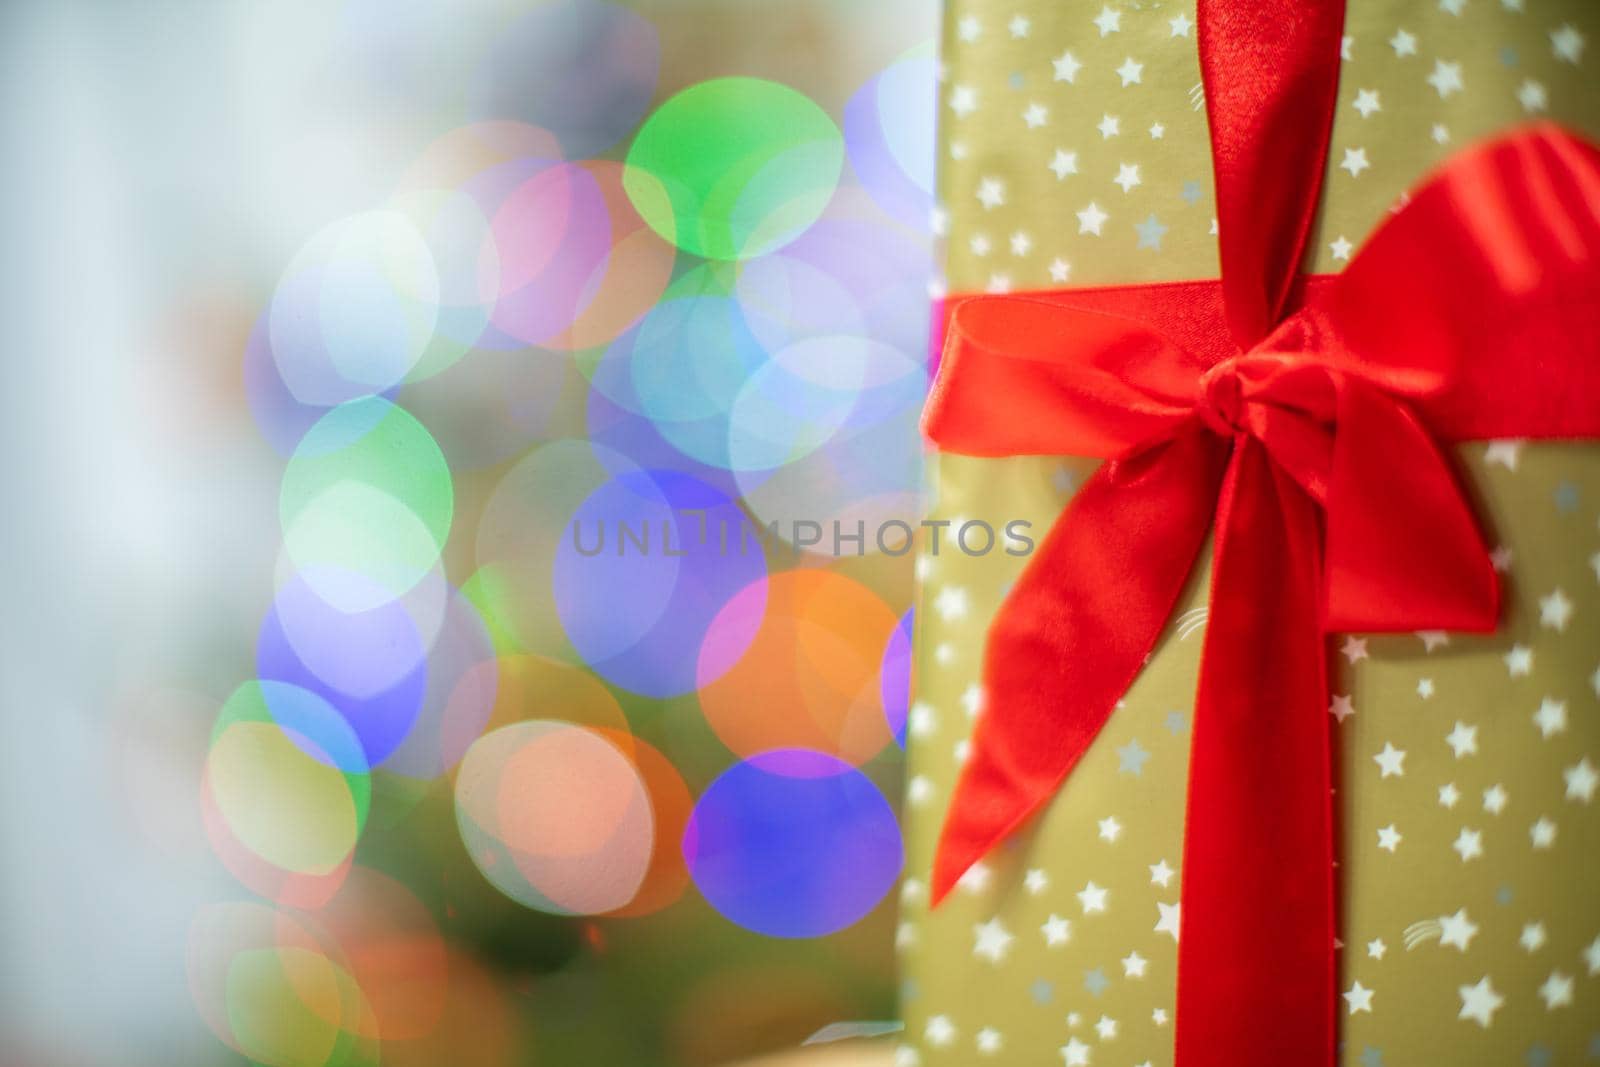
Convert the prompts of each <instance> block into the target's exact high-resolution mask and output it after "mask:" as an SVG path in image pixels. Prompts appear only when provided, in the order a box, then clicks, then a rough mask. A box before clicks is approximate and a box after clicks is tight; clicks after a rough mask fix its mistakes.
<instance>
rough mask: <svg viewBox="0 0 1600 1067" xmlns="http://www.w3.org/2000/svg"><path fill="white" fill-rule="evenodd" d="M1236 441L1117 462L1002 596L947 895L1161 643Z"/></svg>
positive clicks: (936, 893)
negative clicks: (1003, 599)
mask: <svg viewBox="0 0 1600 1067" xmlns="http://www.w3.org/2000/svg"><path fill="white" fill-rule="evenodd" d="M1226 457H1227V446H1226V444H1225V442H1223V441H1222V440H1220V439H1219V438H1217V437H1215V436H1213V435H1212V434H1210V433H1208V432H1206V431H1204V430H1203V429H1201V428H1200V427H1199V426H1198V424H1196V425H1194V426H1191V427H1189V428H1187V429H1185V430H1184V431H1183V432H1182V433H1181V434H1179V436H1177V437H1175V438H1174V439H1172V440H1171V441H1168V442H1166V443H1163V444H1160V445H1156V446H1153V447H1151V448H1149V449H1146V450H1144V451H1143V452H1140V453H1138V454H1137V455H1135V456H1133V457H1131V458H1128V459H1124V460H1118V461H1115V462H1111V463H1106V464H1103V465H1102V466H1101V467H1100V468H1099V469H1098V470H1097V471H1096V472H1095V473H1094V475H1093V476H1092V477H1091V478H1089V480H1088V481H1087V482H1085V483H1084V485H1083V487H1082V488H1081V489H1080V490H1079V491H1078V493H1077V495H1076V496H1075V497H1073V499H1072V501H1071V503H1070V504H1069V505H1068V507H1067V509H1066V511H1065V512H1063V514H1062V516H1061V518H1060V519H1058V520H1057V522H1056V524H1055V526H1054V527H1053V528H1052V529H1051V531H1050V533H1049V535H1048V536H1047V537H1046V538H1045V539H1044V541H1043V542H1042V543H1041V545H1040V547H1039V550H1038V552H1037V554H1036V555H1035V556H1034V558H1033V560H1032V561H1031V562H1030V563H1029V564H1028V567H1027V569H1026V570H1024V571H1023V573H1022V576H1021V578H1019V579H1018V581H1017V583H1016V585H1015V586H1014V587H1013V588H1012V590H1011V593H1010V594H1009V595H1008V596H1007V598H1006V601H1005V603H1004V604H1003V605H1002V606H1001V609H1000V612H999V614H998V615H997V616H996V620H995V623H994V626H993V628H992V629H991V630H990V633H989V641H988V647H987V649H986V651H985V655H984V685H985V688H986V699H985V705H986V710H985V712H984V714H983V715H982V717H981V718H979V720H978V724H977V728H976V730H975V731H974V734H973V738H972V748H971V752H970V754H969V756H968V758H967V762H966V765H965V766H964V767H963V768H962V772H961V778H960V780H959V781H958V782H957V783H956V789H955V794H954V796H953V797H952V799H951V803H950V808H949V813H948V814H947V816H946V818H945V824H944V829H943V831H942V833H941V835H940V839H939V847H938V853H937V855H936V857H935V859H934V869H933V884H932V897H933V901H934V903H935V904H937V903H938V902H939V901H940V900H942V899H943V898H944V896H945V895H946V894H947V893H949V891H950V889H951V887H952V886H954V885H955V883H956V881H957V880H958V879H960V877H961V876H962V875H963V874H965V873H966V871H967V869H968V868H970V867H971V866H972V865H973V864H974V863H976V862H977V861H978V860H979V859H980V858H982V857H983V855H984V854H985V853H987V852H988V851H989V850H990V849H991V848H993V847H994V846H995V845H996V844H998V843H999V842H1000V841H1001V840H1002V839H1003V838H1005V837H1006V836H1007V835H1009V834H1010V833H1011V832H1012V831H1013V830H1015V829H1016V828H1017V827H1018V826H1019V825H1021V824H1022V823H1023V822H1024V821H1025V820H1027V818H1028V817H1029V816H1031V815H1032V814H1033V813H1034V812H1035V811H1036V810H1037V809H1038V808H1039V807H1040V806H1041V805H1042V804H1043V803H1044V802H1045V801H1046V800H1047V799H1048V798H1049V797H1051V796H1052V795H1053V794H1054V793H1055V791H1056V790H1057V789H1058V788H1059V787H1060V785H1061V782H1062V779H1064V778H1065V777H1066V776H1067V774H1068V772H1070V771H1071V770H1072V767H1073V765H1074V764H1076V763H1077V761H1078V758H1079V757H1080V756H1082V755H1083V753H1084V751H1085V750H1086V749H1087V748H1088V747H1089V744H1090V742H1091V741H1093V740H1094V737H1095V735H1096V734H1097V733H1099V731H1100V727H1101V726H1102V725H1104V723H1105V721H1106V719H1107V718H1108V717H1109V716H1110V714H1111V712H1112V710H1113V708H1115V706H1116V702H1117V700H1118V699H1119V698H1120V697H1121V696H1122V694H1123V692H1124V691H1126V689H1127V688H1128V686H1129V684H1131V683H1132V681H1133V679H1134V677H1135V675H1137V674H1138V672H1139V669H1140V668H1141V667H1142V666H1143V664H1144V662H1145V660H1146V659H1147V658H1148V657H1149V654H1150V651H1151V649H1153V648H1154V647H1155V643H1156V639H1157V638H1158V637H1159V636H1160V634H1161V631H1162V628H1163V626H1164V625H1165V623H1166V620H1167V618H1168V616H1169V615H1170V614H1171V612H1172V607H1173V605H1174V604H1175V603H1176V602H1177V599H1178V596H1179V595H1180V593H1181V592H1182V591H1183V586H1184V583H1185V581H1186V580H1187V578H1188V575H1189V572H1190V570H1191V569H1192V568H1193V566H1194V560H1195V557H1196V555H1198V553H1199V550H1200V546H1201V545H1202V544H1203V543H1204V541H1205V538H1206V534H1207V531H1208V530H1209V528H1210V524H1211V518H1212V514H1213V512H1214V507H1215V501H1216V493H1217V486H1218V485H1219V483H1220V482H1221V479H1222V472H1223V469H1224V467H1225V465H1226Z"/></svg>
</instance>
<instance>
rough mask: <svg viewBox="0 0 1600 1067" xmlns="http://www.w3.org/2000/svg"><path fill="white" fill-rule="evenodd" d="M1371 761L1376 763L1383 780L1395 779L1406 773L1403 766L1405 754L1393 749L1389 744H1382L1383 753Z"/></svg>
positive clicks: (1400, 750)
mask: <svg viewBox="0 0 1600 1067" xmlns="http://www.w3.org/2000/svg"><path fill="white" fill-rule="evenodd" d="M1372 759H1373V762H1375V763H1377V765H1378V767H1379V770H1380V771H1381V776H1382V777H1384V778H1397V777H1399V776H1400V775H1403V774H1405V773H1406V772H1405V766H1404V764H1405V759H1406V754H1405V752H1404V750H1402V749H1398V748H1395V747H1394V745H1393V744H1392V743H1391V742H1388V741H1385V742H1384V743H1383V751H1382V752H1379V753H1378V754H1377V755H1376V756H1373V757H1372Z"/></svg>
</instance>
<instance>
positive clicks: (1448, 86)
mask: <svg viewBox="0 0 1600 1067" xmlns="http://www.w3.org/2000/svg"><path fill="white" fill-rule="evenodd" d="M1428 84H1429V85H1431V86H1433V87H1434V89H1436V90H1437V91H1438V93H1439V99H1440V100H1443V99H1445V98H1446V97H1448V96H1449V95H1450V94H1451V93H1459V92H1461V91H1462V89H1464V88H1466V86H1465V85H1464V84H1462V81H1461V64H1460V63H1446V62H1445V61H1444V60H1442V59H1437V60H1434V63H1433V73H1432V74H1430V75H1428Z"/></svg>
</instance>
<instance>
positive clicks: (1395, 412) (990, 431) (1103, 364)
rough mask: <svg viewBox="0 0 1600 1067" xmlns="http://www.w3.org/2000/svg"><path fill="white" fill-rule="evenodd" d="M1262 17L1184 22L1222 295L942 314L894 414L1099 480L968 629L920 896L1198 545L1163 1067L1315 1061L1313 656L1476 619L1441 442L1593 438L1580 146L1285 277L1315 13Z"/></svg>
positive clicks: (1590, 251) (1109, 691)
mask: <svg viewBox="0 0 1600 1067" xmlns="http://www.w3.org/2000/svg"><path fill="white" fill-rule="evenodd" d="M1283 10H1284V8H1283V7H1282V6H1281V5H1278V4H1274V3H1269V2H1267V0H1242V2H1241V0H1234V2H1221V0H1213V2H1210V3H1205V2H1202V3H1201V4H1200V7H1199V15H1200V29H1201V35H1200V42H1201V61H1202V68H1203V71H1204V74H1205V77H1206V90H1207V95H1208V106H1209V108H1210V109H1211V115H1210V117H1211V124H1212V139H1213V149H1214V160H1215V166H1216V171H1217V175H1216V176H1217V187H1218V194H1217V195H1218V206H1219V219H1220V222H1221V240H1222V262H1223V268H1224V273H1223V278H1222V280H1221V281H1204V282H1183V283H1177V284H1171V285H1150V286H1130V287H1115V288H1103V289H1082V290H1061V291H1051V292H1042V293H1035V294H1029V295H1019V296H984V297H972V298H966V299H963V300H960V301H959V302H957V303H956V304H955V305H954V308H953V312H952V314H951V317H950V321H949V331H948V337H947V341H946V348H945V354H944V361H943V366H942V367H941V369H940V373H939V377H938V380H937V382H936V383H935V386H934V390H933V393H932V395H931V396H930V399H929V403H928V409H927V412H926V415H925V420H924V429H925V432H926V433H927V435H928V436H929V437H930V438H931V439H932V440H933V441H934V442H935V443H937V444H938V445H939V446H940V448H942V449H944V450H945V451H950V452H959V453H965V454H968V455H978V456H1003V455H1019V454H1031V455H1061V454H1065V455H1091V456H1104V457H1106V458H1107V459H1108V462H1107V463H1105V464H1103V465H1102V466H1101V467H1100V468H1099V470H1097V471H1096V473H1095V474H1094V475H1093V476H1092V477H1091V478H1090V479H1089V480H1088V481H1087V482H1086V483H1085V484H1084V486H1083V487H1082V488H1081V489H1080V490H1079V491H1078V493H1077V494H1076V495H1075V496H1074V498H1073V500H1072V501H1071V503H1070V504H1069V505H1068V507H1067V509H1066V510H1065V512H1064V513H1063V514H1062V516H1061V518H1060V520H1059V521H1058V522H1057V523H1056V525H1055V527H1054V528H1053V529H1052V530H1051V532H1050V534H1049V536H1048V537H1047V538H1046V539H1045V540H1044V541H1043V542H1042V543H1041V545H1040V547H1039V549H1038V550H1037V552H1036V553H1035V555H1034V557H1033V559H1032V560H1031V561H1030V563H1029V565H1028V567H1027V569H1026V570H1025V571H1024V572H1023V574H1022V576H1021V578H1020V579H1019V580H1018V582H1017V583H1016V585H1015V586H1014V587H1013V588H1012V590H1011V593H1010V594H1009V596H1008V597H1007V599H1006V601H1005V603H1004V604H1003V605H1002V607H1001V609H1000V612H999V614H998V615H997V616H996V619H995V621H994V624H993V626H992V628H991V629H990V633H989V642H988V648H987V650H986V655H985V662H984V679H985V686H986V688H987V707H988V711H987V712H986V713H985V715H984V716H983V717H982V718H981V719H980V720H979V722H978V726H977V729H976V732H975V734H974V736H973V744H972V750H971V754H970V756H969V758H968V760H967V763H966V765H965V766H964V768H963V771H962V776H961V779H960V781H959V783H958V785H957V788H956V792H955V795H954V797H953V799H952V803H951V806H950V811H949V814H948V816H947V821H946V824H945V827H944V831H943V834H942V836H941V839H940V843H939V851H938V855H937V857H936V860H935V866H934V874H933V893H934V899H935V901H936V902H937V901H938V900H939V899H941V898H942V897H943V896H944V895H945V894H946V893H947V892H948V891H949V890H950V888H951V887H952V886H953V885H954V883H955V881H956V880H957V879H958V878H959V877H960V875H961V874H962V873H963V872H965V871H966V869H967V868H968V867H970V866H971V865H972V864H973V863H974V862H975V861H976V860H978V859H979V858H980V857H981V856H983V855H984V854H985V853H986V852H987V851H988V850H989V849H990V848H992V847H993V846H994V845H995V844H996V843H997V842H999V841H1000V840H1001V839H1002V838H1004V837H1005V836H1007V835H1008V834H1009V833H1011V832H1012V831H1013V830H1014V829H1016V828H1017V827H1018V826H1019V825H1020V824H1022V823H1023V822H1024V821H1026V820H1027V819H1028V818H1029V817H1030V816H1031V815H1032V814H1033V813H1034V812H1035V811H1036V810H1037V809H1038V808H1039V807H1040V806H1041V805H1042V804H1043V803H1044V802H1045V801H1046V800H1048V799H1049V798H1050V796H1051V795H1053V794H1054V792H1055V790H1056V789H1057V788H1058V787H1059V786H1060V784H1061V782H1062V780H1063V779H1064V778H1065V777H1066V776H1067V775H1068V774H1069V773H1070V772H1071V770H1072V767H1073V765H1074V764H1075V763H1076V761H1077V760H1078V758H1079V757H1080V756H1081V755H1082V754H1083V752H1084V751H1085V750H1086V749H1087V748H1088V746H1089V744H1090V743H1091V742H1092V741H1093V739H1094V737H1095V735H1096V734H1097V733H1098V732H1099V730H1100V728H1101V726H1102V725H1103V724H1104V723H1105V721H1106V719H1107V718H1108V717H1109V716H1110V714H1111V711H1112V710H1113V708H1114V706H1115V703H1116V701H1117V699H1118V698H1119V697H1120V696H1121V695H1122V693H1123V692H1124V691H1125V690H1126V689H1127V687H1128V685H1129V684H1130V683H1131V682H1132V680H1133V678H1134V676H1135V675H1136V674H1137V673H1138V671H1139V669H1140V667H1141V666H1142V664H1143V663H1144V662H1145V660H1146V658H1147V657H1148V656H1149V654H1150V652H1151V651H1152V650H1153V648H1154V647H1155V644H1156V641H1157V639H1158V638H1159V636H1160V635H1161V633H1162V630H1163V629H1164V627H1165V623H1166V620H1167V618H1168V616H1169V615H1170V614H1171V611H1172V608H1173V605H1174V604H1175V602H1176V600H1177V598H1178V596H1179V594H1180V592H1181V590H1182V588H1183V585H1184V583H1185V581H1186V580H1187V577H1188V574H1189V571H1190V569H1191V568H1192V566H1193V564H1194V560H1195V558H1196V556H1197V555H1198V553H1199V551H1200V548H1201V546H1202V544H1203V542H1204V540H1205V538H1206V536H1207V533H1208V531H1209V529H1210V528H1211V526H1212V523H1213V521H1215V525H1216V529H1217V543H1216V548H1215V560H1214V563H1213V581H1212V595H1211V603H1210V615H1209V620H1208V623H1207V628H1206V638H1205V647H1204V652H1203V660H1202V666H1201V672H1200V680H1199V691H1198V695H1197V698H1196V704H1195V719H1194V736H1193V748H1192V752H1191V757H1190V760H1191V762H1190V775H1189V801H1188V804H1189V810H1188V817H1187V824H1186V830H1185V842H1184V862H1183V872H1182V879H1183V884H1182V903H1183V908H1182V926H1181V938H1180V941H1179V960H1178V1018H1177V1061H1178V1064H1179V1065H1180V1067H1202V1065H1213V1064H1214V1065H1218V1067H1221V1065H1222V1064H1228V1065H1254V1064H1261V1065H1266V1064H1282V1063H1295V1064H1314V1063H1317V1062H1319V1061H1321V1062H1324V1063H1328V1062H1331V1061H1332V1058H1333V1049H1334V1042H1335V1016H1334V1007H1335V1004H1336V985H1335V973H1334V956H1333V941H1334V896H1333V874H1332V862H1331V861H1332V855H1333V831H1332V815H1331V810H1330V792H1331V791H1330V784H1331V783H1330V759H1329V737H1328V721H1327V718H1326V711H1325V709H1326V707H1327V699H1328V688H1327V681H1326V663H1325V658H1324V642H1325V634H1326V633H1328V632H1330V631H1341V630H1359V631H1382V632H1395V631H1410V630H1418V629H1456V630H1470V631H1487V630H1490V629H1492V628H1493V627H1494V624H1495V619H1496V615H1497V607H1498V605H1497V588H1496V582H1495V576H1494V571H1493V568H1492V567H1491V565H1490V562H1489V559H1488V554H1487V551H1486V549H1485V546H1484V543H1483V540H1482V538H1481V537H1480V535H1479V533H1478V530H1477V526H1476V523H1475V521H1474V519H1473V515H1472V512H1471V509H1470V507H1469V505H1468V503H1467V500H1466V497H1465V496H1464V495H1463V492H1462V490H1461V487H1460V485H1459V484H1458V482H1457V480H1456V476H1455V473H1454V471H1453V469H1452V466H1451V463H1450V461H1449V459H1448V457H1447V456H1446V455H1445V454H1444V453H1443V452H1442V451H1441V448H1440V445H1439V442H1454V441H1461V440H1469V439H1475V438H1484V437H1505V436H1519V437H1537V438H1575V437H1594V436H1600V402H1597V400H1596V398H1597V397H1600V299H1597V297H1596V294H1597V293H1600V152H1597V151H1596V150H1595V149H1594V148H1593V147H1592V146H1590V145H1588V144H1586V143H1585V142H1583V141H1581V140H1580V139H1578V138H1577V137H1575V136H1573V135H1571V134H1568V133H1566V132H1564V131H1562V130H1560V129H1559V128H1557V127H1554V126H1550V125H1547V124H1546V125H1541V126H1536V127H1531V128H1528V129H1526V130H1524V131H1521V132H1519V133H1516V134H1514V135H1512V136H1509V137H1506V138H1504V139H1502V140H1499V141H1497V142H1494V143H1492V144H1489V145H1487V146H1484V147H1480V148H1478V149H1475V150H1472V151H1468V152H1464V153H1462V154H1460V155H1458V156H1456V157H1455V158H1454V159H1452V160H1451V161H1450V162H1449V163H1448V164H1447V165H1446V166H1445V167H1444V168H1443V169H1441V170H1440V171H1439V172H1438V173H1436V174H1435V175H1433V176H1432V177H1431V178H1430V179H1429V180H1427V181H1426V182H1424V183H1423V185H1422V187H1421V188H1420V189H1419V190H1418V191H1417V192H1416V193H1415V194H1414V196H1413V198H1412V200H1411V202H1410V204H1409V205H1408V206H1407V207H1406V208H1404V210H1402V211H1401V212H1399V213H1398V214H1397V215H1395V216H1394V217H1392V218H1391V219H1390V220H1389V221H1388V222H1387V223H1386V225H1384V226H1383V227H1382V228H1381V229H1380V230H1379V231H1378V232H1377V233H1376V234H1375V235H1374V236H1373V237H1372V239H1371V240H1370V241H1369V242H1368V243H1367V245H1366V246H1365V247H1364V248H1363V249H1362V251H1361V252H1360V254H1359V255H1358V256H1357V257H1356V258H1355V260H1354V261H1353V262H1352V263H1351V264H1350V266H1349V268H1348V269H1347V270H1346V271H1345V272H1344V273H1343V274H1340V275H1337V276H1331V277H1317V278H1301V279H1298V280H1297V279H1295V278H1294V277H1293V269H1294V263H1295V262H1296V261H1297V258H1298V255H1299V252H1300V249H1301V246H1302V245H1303V243H1304V239H1305V233H1306V232H1307V227H1308V225H1309V220H1310V217H1311V212H1312V210H1313V208H1314V205H1315V200H1316V190H1317V179H1318V177H1319V176H1320V174H1321V171H1322V166H1323V160H1324V154H1325V144H1326V132H1327V125H1328V123H1327V114H1328V113H1329V112H1330V111H1331V107H1332V94H1333V86H1334V83H1335V81H1336V77H1337V55H1338V36H1339V32H1340V15H1341V10H1340V5H1338V4H1335V3H1317V4H1304V5H1301V6H1300V8H1298V9H1296V12H1297V13H1296V14H1294V15H1292V16H1290V17H1288V18H1285V17H1284V15H1283ZM1269 16H1270V17H1269ZM1256 77H1259V79H1260V80H1259V82H1253V81H1252V79H1253V78H1256ZM1241 82H1243V83H1244V84H1245V85H1246V86H1248V85H1250V84H1256V85H1257V86H1258V90H1259V91H1257V92H1255V93H1251V92H1248V91H1245V89H1241V87H1240V85H1241ZM1219 109H1220V113H1219ZM1297 114H1303V115H1304V116H1305V117H1306V121H1305V122H1303V123H1301V124H1299V125H1297V124H1296V123H1295V122H1294V121H1293V119H1294V116H1295V115H1297ZM1290 188H1294V189H1298V190H1300V192H1299V193H1298V195H1290V194H1289V193H1287V192H1285V191H1284V190H1287V189H1290ZM1252 205H1260V207H1261V210H1260V212H1259V213H1252V211H1251V206H1252ZM1285 309H1292V312H1291V313H1290V314H1288V317H1287V318H1283V319H1282V320H1281V321H1279V319H1280V316H1281V315H1282V313H1283V311H1284V310H1285ZM1273 323H1276V325H1275V326H1274V325H1272V324H1273Z"/></svg>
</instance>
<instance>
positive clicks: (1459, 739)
mask: <svg viewBox="0 0 1600 1067" xmlns="http://www.w3.org/2000/svg"><path fill="white" fill-rule="evenodd" d="M1444 743H1445V744H1447V745H1449V746H1450V750H1451V751H1452V752H1454V753H1455V754H1456V759H1460V758H1461V757H1463V756H1472V755H1476V754H1477V751H1478V728H1477V727H1476V726H1468V725H1467V724H1466V723H1464V722H1462V721H1461V720H1460V719H1457V720H1456V725H1455V729H1453V730H1451V731H1450V732H1449V733H1448V734H1446V735H1445V738H1444Z"/></svg>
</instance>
